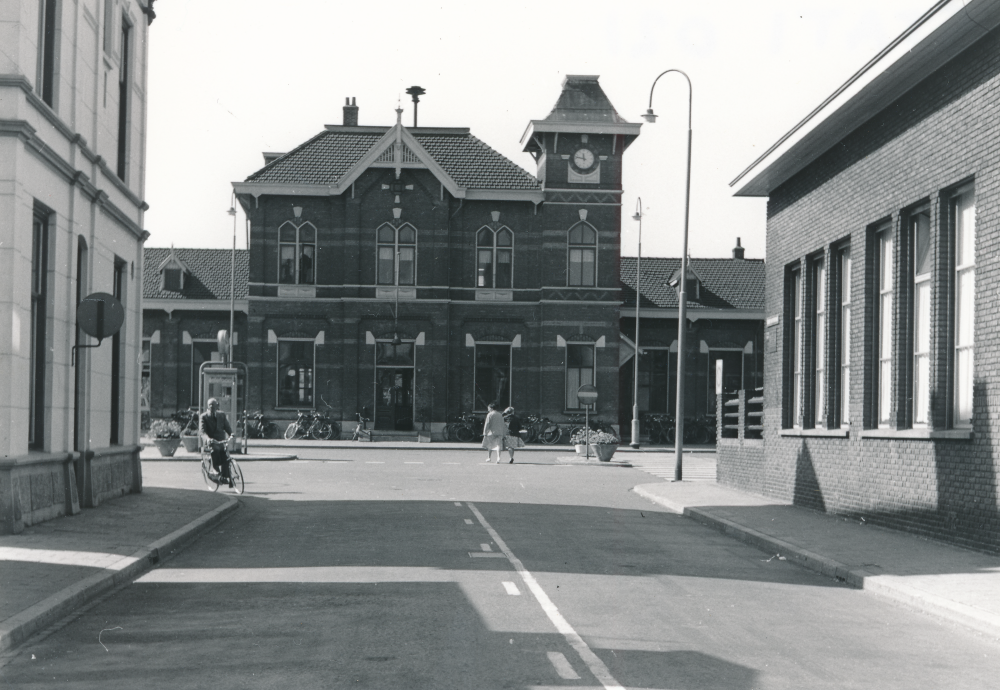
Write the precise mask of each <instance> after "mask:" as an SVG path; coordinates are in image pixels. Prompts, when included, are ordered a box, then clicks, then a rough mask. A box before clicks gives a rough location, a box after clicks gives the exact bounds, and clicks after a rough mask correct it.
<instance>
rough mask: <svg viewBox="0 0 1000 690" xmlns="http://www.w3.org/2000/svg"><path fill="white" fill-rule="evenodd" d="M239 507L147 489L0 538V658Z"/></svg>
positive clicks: (226, 500)
mask: <svg viewBox="0 0 1000 690" xmlns="http://www.w3.org/2000/svg"><path fill="white" fill-rule="evenodd" d="M154 451H155V449H154ZM238 505H239V504H238V503H237V502H236V501H235V500H234V499H233V498H231V497H230V496H228V495H226V494H213V493H209V492H207V491H188V490H183V489H163V488H145V489H143V492H142V493H141V494H128V495H126V496H122V497H121V498H116V499H114V500H112V501H108V502H107V503H103V504H101V505H100V506H98V507H97V508H90V509H87V510H84V511H83V512H81V513H79V514H78V515H72V516H66V517H61V518H56V519H54V520H49V521H47V522H43V523H41V524H38V525H32V526H30V527H27V528H25V530H24V532H22V533H21V534H16V535H2V536H0V652H4V651H6V650H8V649H10V648H11V647H14V646H16V645H18V644H20V643H21V642H22V641H24V640H25V639H26V638H27V637H29V636H30V635H32V634H34V633H36V632H38V631H39V630H43V629H44V628H45V627H47V626H49V625H51V624H52V623H55V622H56V621H58V620H59V619H60V618H62V617H64V616H66V615H68V614H70V613H72V612H73V611H76V610H77V609H79V608H80V607H82V606H83V605H85V604H87V603H88V602H90V601H92V600H93V599H95V598H97V597H98V596H100V595H101V594H103V593H104V592H106V591H108V590H110V589H112V588H113V587H115V586H117V585H119V584H121V583H123V582H128V581H130V580H133V579H135V578H136V577H138V576H139V575H141V574H142V573H144V572H146V571H147V570H149V569H151V568H152V567H153V566H154V565H156V564H157V563H158V562H159V560H160V558H161V557H164V556H166V555H168V554H170V553H171V552H172V551H174V550H176V549H178V548H180V547H181V546H183V545H184V544H185V543H186V542H188V541H190V540H191V539H193V538H194V537H196V536H197V535H198V534H200V533H201V532H202V531H203V530H205V529H207V528H209V527H212V526H213V525H215V524H216V523H217V522H218V521H219V520H221V519H222V518H223V517H224V516H225V515H226V514H228V513H229V511H231V510H233V509H235V508H236V507H237V506H238ZM164 535H165V536H164Z"/></svg>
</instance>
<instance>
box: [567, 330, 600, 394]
mask: <svg viewBox="0 0 1000 690" xmlns="http://www.w3.org/2000/svg"><path fill="white" fill-rule="evenodd" d="M593 383H594V346H593V345H590V344H587V345H574V344H568V345H566V409H567V410H582V409H583V405H581V404H580V399H579V398H577V397H576V393H577V391H578V390H579V389H580V386H583V385H586V384H593Z"/></svg>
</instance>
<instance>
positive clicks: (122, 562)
mask: <svg viewBox="0 0 1000 690" xmlns="http://www.w3.org/2000/svg"><path fill="white" fill-rule="evenodd" d="M226 499H227V502H226V503H224V504H223V505H221V506H219V507H217V508H215V509H213V510H211V511H209V512H207V513H205V514H204V515H202V516H201V517H200V518H198V519H196V520H194V521H192V522H189V523H188V524H186V525H184V526H183V527H181V528H180V529H178V530H175V531H173V532H171V533H170V534H168V535H167V536H165V537H163V538H162V539H157V540H156V541H154V542H153V543H152V544H149V545H147V546H144V547H143V548H141V549H139V550H138V551H136V552H135V553H133V554H132V555H130V556H123V557H122V558H121V559H119V560H118V561H116V562H115V563H113V564H112V565H110V566H109V567H107V568H105V569H103V570H102V571H101V572H98V573H94V574H93V575H91V576H90V577H88V578H85V579H83V580H81V581H79V582H77V583H76V584H73V585H70V586H69V587H66V588H65V589H63V590H62V591H60V592H56V593H55V594H53V595H52V596H50V597H48V598H47V599H43V600H42V601H40V602H38V603H37V604H35V605H34V606H31V607H29V608H27V609H25V610H24V611H21V612H20V613H18V614H16V615H13V616H11V617H10V618H8V619H7V620H6V621H4V622H3V627H0V652H5V651H7V650H9V649H12V648H14V647H16V646H17V645H19V644H21V643H22V642H24V641H25V640H27V639H28V638H29V637H31V636H32V635H34V634H35V633H36V632H38V631H40V630H43V629H44V628H46V627H47V626H49V625H51V624H52V623H54V622H55V621H57V620H59V619H60V618H63V617H65V616H67V615H69V614H70V613H72V612H73V611H75V610H76V609H78V608H80V607H81V606H83V605H85V604H87V603H88V602H90V601H92V600H93V599H96V598H97V597H98V596H99V595H101V594H103V593H104V592H107V591H108V590H110V589H112V588H114V587H117V586H118V585H120V584H122V583H125V582H128V581H130V580H133V579H135V578H136V577H138V576H139V575H142V574H144V573H145V572H147V571H149V570H152V569H153V568H154V567H155V566H156V565H158V564H159V563H160V561H161V560H163V559H165V558H167V557H169V556H170V555H172V554H173V553H174V552H175V551H177V550H178V549H179V548H181V547H182V546H184V545H185V544H187V543H188V542H189V541H191V540H192V539H194V538H195V537H197V536H198V535H199V534H201V533H202V532H204V531H205V530H207V529H209V528H210V527H214V526H215V525H216V524H217V523H219V522H221V521H222V519H223V518H224V517H226V516H227V515H228V514H229V513H230V512H232V511H233V510H235V509H236V508H238V507H239V503H238V502H237V501H236V499H234V498H232V497H230V496H226Z"/></svg>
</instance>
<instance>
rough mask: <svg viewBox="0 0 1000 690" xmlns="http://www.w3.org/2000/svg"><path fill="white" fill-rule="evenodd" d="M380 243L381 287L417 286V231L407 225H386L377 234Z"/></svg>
mask: <svg viewBox="0 0 1000 690" xmlns="http://www.w3.org/2000/svg"><path fill="white" fill-rule="evenodd" d="M375 236H376V239H377V242H378V266H377V268H376V271H377V282H378V284H379V285H415V284H416V278H417V231H416V229H415V228H414V227H413V226H412V225H410V224H408V223H407V224H406V225H403V226H402V227H399V228H394V227H393V226H391V225H389V224H386V225H383V226H382V227H380V228H379V229H378V230H377V231H376V233H375Z"/></svg>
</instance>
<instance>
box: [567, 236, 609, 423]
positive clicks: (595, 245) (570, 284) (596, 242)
mask: <svg viewBox="0 0 1000 690" xmlns="http://www.w3.org/2000/svg"><path fill="white" fill-rule="evenodd" d="M579 226H584V227H586V228H590V230H591V231H592V232H593V233H594V242H593V243H592V244H584V243H579V244H573V243H570V239H569V236H570V233H572V232H573V230H575V229H576V228H577V227H579ZM600 238H601V236H600V233H599V232H597V228H595V227H594V226H593V225H591V224H590V223H588V222H587V221H585V220H581V221H580V222H578V223H574V224H573V225H572V226H570V228H569V230H567V231H566V285H567V287H583V288H588V287H597V282H598V280H599V278H598V272H597V266H598V245H599V244H600ZM591 248H593V252H594V281H593V283H590V284H585V283H583V282H582V281H583V268H582V267H583V265H584V263H583V261H582V260H581V262H580V266H581V269H580V276H581V282H580V283H579V284H574V283H573V282H571V280H570V278H571V276H572V266H573V258H572V257H573V250H574V249H576V250H578V251H581V252H583V251H585V250H588V249H591ZM581 256H582V254H581ZM581 409H582V408H581Z"/></svg>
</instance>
